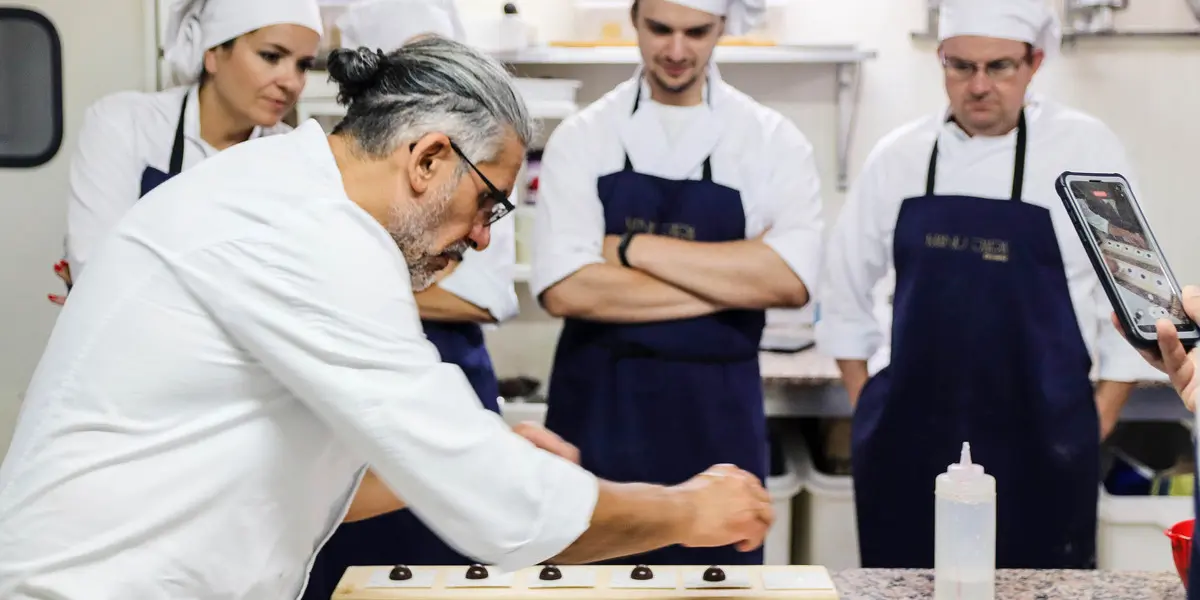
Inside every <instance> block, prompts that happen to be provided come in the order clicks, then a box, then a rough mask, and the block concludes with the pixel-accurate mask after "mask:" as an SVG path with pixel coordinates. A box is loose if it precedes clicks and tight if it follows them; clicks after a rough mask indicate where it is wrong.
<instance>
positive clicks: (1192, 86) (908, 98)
mask: <svg viewBox="0 0 1200 600" xmlns="http://www.w3.org/2000/svg"><path fill="white" fill-rule="evenodd" d="M570 1H571V0H517V3H518V5H519V6H520V7H521V9H522V11H523V12H524V13H525V14H526V15H527V16H528V17H529V18H531V19H532V20H533V21H534V22H535V24H536V25H537V26H538V27H539V31H540V32H541V33H542V35H543V37H544V38H561V37H563V36H564V35H565V34H566V32H567V31H568V29H569V28H570V27H571V26H572V25H571V23H572V22H571V20H570V19H571V17H570V10H568V7H569V2H570ZM459 2H460V3H461V5H462V6H463V7H464V8H465V9H466V10H469V11H488V12H493V11H495V12H494V13H493V14H495V13H498V12H499V7H500V6H502V4H503V0H459ZM1131 4H1132V5H1133V6H1132V8H1131V9H1130V10H1129V11H1128V13H1127V14H1121V15H1120V16H1119V21H1118V25H1119V26H1120V27H1123V28H1124V27H1130V28H1143V29H1144V28H1154V27H1159V28H1165V27H1172V28H1180V27H1194V24H1195V21H1194V20H1193V19H1192V18H1191V16H1190V15H1189V13H1188V12H1187V11H1186V9H1185V7H1184V3H1183V1H1182V0H1132V2H1131ZM31 5H32V6H33V7H34V8H46V9H50V10H53V11H54V13H55V14H54V17H55V19H56V21H57V25H58V27H59V28H60V32H61V34H62V36H63V39H64V45H65V48H64V50H65V62H66V71H65V77H66V89H67V97H66V98H67V102H66V119H67V137H66V140H65V142H64V148H65V150H64V151H63V153H61V154H60V155H59V156H58V157H57V158H55V159H54V161H53V162H51V163H50V164H48V165H46V166H45V167H43V168H42V169H41V170H39V171H37V172H36V173H29V172H26V173H21V172H12V171H0V257H3V260H0V448H4V447H7V439H8V435H7V434H8V430H9V428H10V426H11V422H12V416H13V415H14V414H15V411H16V402H15V398H16V396H17V394H18V393H20V392H21V390H23V389H24V388H25V386H26V384H27V382H28V379H29V376H30V374H31V373H32V371H33V368H34V366H35V365H36V362H37V360H38V358H39V355H40V353H41V349H42V346H43V344H44V342H45V339H46V336H47V334H48V333H49V330H50V328H51V326H52V325H53V321H54V318H55V316H56V315H57V308H55V307H54V306H52V305H51V304H49V303H48V302H47V301H46V299H45V295H46V293H47V292H59V291H61V286H60V284H59V282H58V280H57V279H56V278H55V277H54V275H53V273H52V271H51V265H52V264H53V263H54V262H55V261H57V260H58V259H59V257H60V255H61V239H62V230H63V213H64V202H63V198H64V194H65V181H64V174H65V172H66V171H65V169H66V160H67V157H68V152H69V148H70V146H71V145H72V144H73V143H74V137H75V132H76V131H77V129H78V125H79V118H80V115H81V114H82V112H83V108H84V107H85V106H86V105H87V104H88V103H90V102H91V101H93V100H94V99H95V98H96V97H98V96H100V95H102V94H104V93H107V92H109V91H114V90H118V89H130V88H145V87H146V86H147V85H150V81H149V79H148V77H147V76H146V75H145V74H144V73H145V71H144V66H143V64H144V61H145V58H146V57H147V56H148V52H150V48H151V46H150V44H149V36H148V35H146V34H145V32H144V30H143V26H142V23H143V12H142V11H143V2H142V0H90V1H88V2H78V1H77V0H33V1H32V2H31ZM924 5H925V0H837V1H833V0H792V2H791V6H790V7H789V8H788V9H787V11H786V12H787V21H786V23H785V24H784V25H783V29H785V30H786V31H787V32H788V37H787V39H786V41H792V42H799V43H831V42H855V43H859V44H862V45H864V46H866V47H869V48H873V49H875V50H878V51H879V53H880V56H879V58H877V59H876V60H874V61H871V62H870V63H868V64H867V65H866V67H865V71H864V74H863V85H862V95H861V99H860V111H859V114H858V121H857V129H856V133H855V136H854V145H853V153H852V155H851V167H852V174H854V173H856V172H857V166H858V165H860V164H861V163H862V159H863V157H864V156H865V154H866V153H867V152H868V151H869V150H870V147H871V145H872V144H874V143H875V141H876V140H878V139H879V138H880V137H881V136H882V135H884V134H885V133H886V132H887V131H888V130H890V129H891V128H893V127H895V126H897V125H899V124H900V123H902V122H904V121H906V120H908V119H912V118H914V117H916V116H918V115H920V114H924V113H926V112H928V111H931V110H935V109H936V108H937V107H938V106H939V105H940V103H941V102H942V98H943V92H942V89H941V72H940V69H939V67H938V64H937V61H936V59H935V57H934V55H933V46H932V44H930V43H928V42H914V41H912V39H911V38H910V35H909V33H910V31H913V30H917V29H919V28H921V27H922V25H923V23H924V19H925V15H924ZM97 23H104V24H105V27H103V28H98V27H96V24H97ZM139 34H140V35H139ZM629 72H630V69H629V68H628V67H540V68H539V69H538V70H537V71H536V73H540V74H547V75H556V76H562V77H572V78H581V79H584V81H585V85H584V88H583V90H582V94H581V100H583V101H590V100H593V99H595V98H597V97H598V96H600V95H601V94H602V93H603V92H604V91H606V90H607V89H609V88H611V87H612V86H613V85H616V84H617V83H618V82H619V81H621V80H622V79H624V78H626V77H628V76H629ZM722 72H723V74H724V76H725V78H726V79H727V80H729V81H730V82H731V83H733V84H734V85H736V86H738V87H740V88H742V89H743V90H745V91H747V92H749V93H750V94H752V95H754V96H756V97H758V98H760V99H761V100H763V101H764V102H766V103H767V104H769V105H771V106H774V107H776V108H778V109H779V110H781V111H783V112H784V113H785V114H787V115H788V116H789V117H791V118H792V119H794V120H795V121H796V123H797V124H798V125H799V126H800V127H801V129H803V130H804V131H805V132H806V133H807V134H808V135H809V137H810V138H811V139H812V140H813V141H814V143H816V145H817V146H818V148H819V149H820V153H819V154H818V161H819V163H820V165H821V169H822V175H823V177H824V179H825V181H826V200H827V203H828V209H827V216H828V217H830V218H833V217H835V216H836V214H837V210H838V208H839V207H840V206H841V202H842V196H841V194H839V193H838V192H837V191H836V188H835V186H834V182H835V177H834V176H835V170H834V166H835V162H834V150H833V148H834V146H833V140H834V131H835V120H834V111H833V104H832V97H833V87H832V85H833V82H832V69H831V68H828V67H822V66H771V67H767V66H738V65H729V66H727V67H725V68H723V69H722ZM1037 85H1038V87H1039V89H1041V90H1044V91H1047V92H1050V93H1052V94H1053V95H1054V96H1055V97H1056V98H1057V99H1059V100H1060V101H1064V102H1067V103H1070V104H1073V105H1075V106H1076V107H1078V108H1081V109H1083V110H1086V111H1089V112H1091V113H1093V114H1095V115H1097V116H1099V117H1101V118H1103V119H1104V120H1105V121H1107V122H1108V123H1109V124H1110V125H1111V126H1112V127H1113V128H1114V129H1115V130H1116V131H1117V133H1118V134H1120V135H1121V137H1122V138H1123V139H1124V140H1125V142H1126V144H1127V145H1128V147H1129V149H1130V152H1131V153H1132V155H1133V157H1134V160H1135V163H1136V164H1137V167H1138V168H1139V170H1140V172H1141V178H1142V183H1143V187H1144V189H1145V196H1144V198H1143V201H1144V203H1145V204H1146V205H1147V212H1148V213H1149V217H1150V219H1151V220H1152V222H1153V223H1154V225H1155V228H1156V231H1157V232H1158V235H1159V237H1160V241H1161V242H1162V244H1163V245H1164V247H1165V251H1166V253H1167V254H1168V256H1169V257H1170V258H1171V260H1172V262H1173V265H1174V267H1175V270H1176V272H1177V274H1178V275H1179V277H1180V279H1182V280H1184V281H1196V282H1200V252H1196V251H1193V250H1192V249H1191V247H1189V246H1191V244H1189V242H1190V241H1192V240H1194V239H1195V237H1196V236H1195V234H1194V233H1193V227H1194V225H1193V224H1194V223H1200V205H1198V204H1197V203H1196V202H1194V201H1193V199H1192V198H1193V190H1194V189H1195V188H1196V186H1195V185H1189V184H1188V181H1187V178H1188V177H1189V176H1190V175H1192V174H1193V173H1195V172H1196V168H1195V164H1196V162H1197V161H1198V159H1200V125H1198V124H1197V123H1196V122H1194V121H1193V119H1192V113H1193V110H1194V107H1195V106H1196V105H1197V104H1196V98H1197V97H1198V95H1200V94H1198V93H1200V40H1197V39H1187V40H1179V41H1161V40H1128V41H1118V40H1092V41H1085V42H1083V43H1080V44H1079V46H1078V47H1077V48H1075V49H1069V50H1068V51H1067V56H1065V57H1063V58H1061V59H1060V60H1058V61H1056V62H1055V63H1051V64H1050V65H1048V67H1047V69H1046V71H1045V72H1044V73H1042V74H1041V75H1040V76H1039V79H1038V83H1037ZM1168 208H1169V210H1168ZM523 292H525V293H524V295H525V296H526V297H524V298H523V300H524V301H525V304H526V306H528V307H530V309H529V310H527V314H525V315H522V317H521V318H520V319H518V320H517V321H515V322H514V323H512V324H509V325H506V326H505V327H503V328H501V329H500V330H499V331H497V332H494V333H492V334H490V335H489V343H490V345H491V347H492V350H493V354H494V359H495V361H496V363H497V365H498V368H499V370H500V373H501V375H505V376H507V375H515V374H530V375H533V376H535V377H539V378H542V379H543V381H544V380H545V376H546V371H547V370H548V368H549V364H550V356H551V352H552V351H553V345H554V342H555V339H556V332H557V330H558V325H557V323H556V322H555V321H554V320H550V319H546V318H545V317H544V315H539V314H538V313H539V311H537V310H536V309H535V308H533V306H534V303H533V302H532V300H531V299H530V298H528V297H527V290H523Z"/></svg>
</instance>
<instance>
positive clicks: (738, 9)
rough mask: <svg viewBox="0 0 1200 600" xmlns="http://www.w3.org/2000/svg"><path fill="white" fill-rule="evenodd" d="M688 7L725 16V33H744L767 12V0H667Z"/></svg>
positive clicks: (755, 24)
mask: <svg viewBox="0 0 1200 600" xmlns="http://www.w3.org/2000/svg"><path fill="white" fill-rule="evenodd" d="M669 1H670V2H674V3H675V4H682V5H683V6H687V7H689V8H694V9H696V10H702V11H704V12H706V13H712V14H714V15H719V16H722V17H725V33H726V34H727V35H745V34H746V32H748V31H750V30H751V29H754V27H755V26H757V25H758V21H759V19H761V18H762V16H763V13H765V12H767V0H669Z"/></svg>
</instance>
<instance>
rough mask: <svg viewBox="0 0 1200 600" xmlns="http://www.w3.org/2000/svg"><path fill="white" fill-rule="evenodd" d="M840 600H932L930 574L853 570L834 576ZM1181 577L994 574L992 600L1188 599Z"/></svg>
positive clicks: (1102, 573)
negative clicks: (994, 583) (994, 581)
mask: <svg viewBox="0 0 1200 600" xmlns="http://www.w3.org/2000/svg"><path fill="white" fill-rule="evenodd" d="M833 580H834V583H835V584H836V585H837V589H838V595H839V596H840V598H841V600H925V599H929V598H933V571H926V570H900V569H853V570H847V571H838V572H835V573H833ZM1186 598H1187V593H1186V591H1185V590H1184V587H1183V584H1182V583H1180V581H1179V576H1178V575H1177V574H1175V573H1173V572H1171V573H1128V572H1111V571H1005V570H1000V571H997V572H996V598H995V600H1186Z"/></svg>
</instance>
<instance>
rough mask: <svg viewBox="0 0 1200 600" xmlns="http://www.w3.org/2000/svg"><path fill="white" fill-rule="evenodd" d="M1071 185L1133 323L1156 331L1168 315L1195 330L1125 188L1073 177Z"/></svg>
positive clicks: (1180, 326) (1182, 328)
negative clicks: (1159, 321)
mask: <svg viewBox="0 0 1200 600" xmlns="http://www.w3.org/2000/svg"><path fill="white" fill-rule="evenodd" d="M1069 186H1070V188H1071V196H1072V197H1073V198H1074V199H1075V202H1076V205H1077V206H1078V208H1079V214H1080V215H1081V216H1082V217H1083V219H1084V222H1085V223H1086V224H1087V226H1088V229H1089V230H1090V231H1091V233H1092V236H1093V239H1094V240H1095V242H1096V245H1097V247H1098V248H1099V249H1100V255H1101V256H1102V257H1103V258H1104V264H1105V266H1106V267H1107V268H1108V272H1109V274H1110V275H1111V276H1112V281H1113V282H1114V283H1115V284H1116V288H1117V290H1118V294H1119V296H1120V299H1121V305H1122V306H1123V307H1124V309H1125V310H1124V312H1125V313H1126V315H1127V317H1128V318H1129V321H1130V323H1131V324H1132V326H1133V327H1136V328H1137V329H1138V330H1139V331H1141V332H1144V333H1147V334H1154V332H1155V325H1154V324H1155V323H1156V322H1157V321H1158V320H1159V319H1162V318H1164V317H1166V318H1167V319H1170V320H1171V322H1172V323H1174V324H1175V329H1176V330H1178V331H1189V330H1191V329H1192V327H1193V326H1192V324H1191V321H1190V320H1189V319H1188V318H1187V315H1186V314H1185V313H1184V311H1183V303H1182V302H1181V301H1180V298H1179V293H1178V291H1177V290H1176V289H1175V286H1174V285H1172V282H1171V277H1170V276H1169V275H1168V274H1167V269H1166V267H1165V265H1164V263H1163V260H1162V259H1161V258H1160V256H1159V251H1158V249H1157V248H1156V247H1155V246H1154V244H1152V243H1150V240H1149V239H1148V238H1150V237H1151V236H1149V235H1147V234H1146V229H1145V227H1144V226H1143V224H1142V221H1141V219H1139V218H1138V211H1137V208H1135V207H1134V206H1133V203H1132V202H1131V201H1130V199H1129V197H1128V195H1127V192H1126V191H1125V186H1124V185H1122V184H1121V183H1118V182H1116V181H1073V182H1071V183H1070V184H1069Z"/></svg>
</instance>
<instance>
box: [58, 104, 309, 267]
mask: <svg viewBox="0 0 1200 600" xmlns="http://www.w3.org/2000/svg"><path fill="white" fill-rule="evenodd" d="M184 94H187V95H188V105H187V112H186V113H185V114H184V122H183V141H184V144H183V169H184V170H187V169H189V168H191V167H193V166H195V165H196V164H198V163H200V162H201V161H203V160H205V159H207V158H209V157H211V156H213V155H215V154H217V152H218V151H217V149H215V148H213V147H212V146H211V145H209V143H208V142H205V141H204V140H203V139H202V138H201V137H200V99H199V86H198V85H191V86H179V87H173V88H170V89H167V90H163V91H160V92H151V93H147V92H137V91H127V92H117V93H115V94H111V95H109V96H105V97H103V98H101V99H100V100H97V101H96V102H95V103H93V104H92V105H91V106H89V107H88V108H87V110H86V111H85V112H84V116H83V125H82V127H81V128H80V131H79V141H78V143H77V144H76V146H75V152H74V155H73V156H72V158H71V167H70V175H69V180H68V181H69V186H70V189H69V195H68V197H67V240H66V251H67V263H68V264H70V266H71V276H72V277H73V278H74V279H75V281H78V280H79V276H80V275H81V274H82V273H83V270H84V268H85V267H86V266H87V263H88V260H89V259H91V256H92V252H93V251H94V250H95V248H96V247H97V246H98V245H99V244H100V241H101V240H103V239H104V236H106V235H107V234H108V233H109V232H110V231H111V230H112V229H113V227H115V226H116V224H117V221H119V220H120V219H121V217H122V216H124V215H125V213H126V212H127V211H128V210H129V209H130V208H131V207H132V206H133V205H134V204H135V203H136V202H137V201H138V195H139V193H140V187H141V181H142V171H143V170H145V168H146V167H147V166H150V167H154V168H156V169H158V170H160V171H162V172H164V173H165V172H167V171H168V170H169V168H170V166H171V146H172V144H173V143H174V141H175V128H176V126H177V125H178V124H179V109H180V107H181V105H182V104H183V96H184ZM290 130H291V127H290V126H289V125H288V124H286V123H283V122H280V123H279V124H277V125H275V126H273V127H255V128H254V130H253V131H252V132H251V134H250V138H251V139H254V138H258V137H262V136H266V135H275V134H279V133H286V132H288V131H290Z"/></svg>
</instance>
